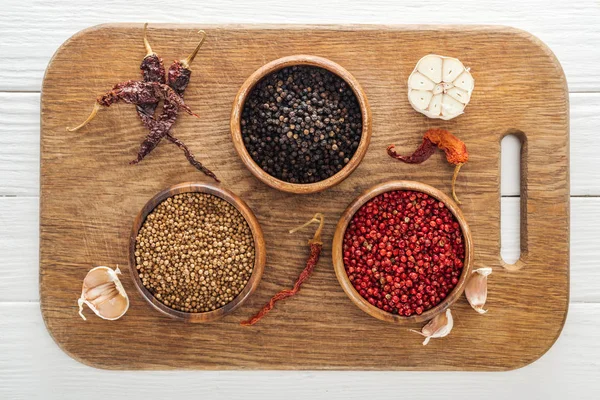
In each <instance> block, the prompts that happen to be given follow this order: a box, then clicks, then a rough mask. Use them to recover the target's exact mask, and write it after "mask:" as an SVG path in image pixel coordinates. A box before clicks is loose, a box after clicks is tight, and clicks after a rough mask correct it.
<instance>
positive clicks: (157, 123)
mask: <svg viewBox="0 0 600 400" xmlns="http://www.w3.org/2000/svg"><path fill="white" fill-rule="evenodd" d="M147 25H148V24H146V25H144V46H145V48H146V52H147V55H146V57H145V58H144V60H143V61H142V65H141V67H140V69H141V70H142V77H143V79H144V81H153V80H154V81H156V80H158V79H159V78H160V79H161V80H162V82H165V76H164V73H165V70H164V67H163V65H162V59H160V58H158V56H156V57H151V55H152V54H154V53H153V52H152V48H151V47H150V43H149V42H148V38H147V36H146V26H147ZM199 33H201V34H202V38H201V39H200V42H199V43H198V45H197V46H196V48H195V49H194V51H192V53H191V54H190V55H189V56H188V57H187V58H185V59H184V60H181V61H179V60H177V61H174V62H173V64H172V65H171V67H170V68H169V72H168V75H167V77H168V78H167V81H166V82H167V84H168V85H169V86H170V87H171V88H172V89H173V90H174V91H175V92H176V93H177V94H178V95H179V96H181V97H182V98H183V93H184V92H185V89H186V88H187V85H188V84H189V81H190V77H191V74H192V71H191V69H190V64H191V63H192V61H193V60H194V58H195V57H196V55H197V54H198V51H199V50H200V47H202V44H203V43H204V41H205V40H206V32H204V31H199ZM148 54H150V56H149V55H148ZM147 59H150V60H153V61H154V62H146V60H147ZM156 60H158V61H156ZM157 63H158V64H159V65H160V68H161V70H158V68H157V67H156V64H157ZM156 106H158V103H155V104H154V105H140V106H138V107H137V111H138V115H139V117H140V119H141V120H142V122H143V123H144V125H145V126H146V127H147V128H148V129H149V130H150V132H149V133H148V135H147V136H146V138H145V139H144V141H143V142H142V144H141V145H140V148H139V150H138V154H137V157H136V159H135V160H133V161H131V163H130V164H137V163H139V162H140V161H142V160H143V159H144V157H146V156H147V155H148V154H149V153H150V152H151V151H152V150H154V148H156V146H157V145H158V143H159V142H160V141H161V139H162V138H163V137H166V138H167V140H169V141H170V142H171V143H173V144H175V145H176V146H177V147H179V148H180V149H181V150H182V151H183V154H184V155H185V157H186V158H187V160H188V161H189V163H190V164H191V165H192V166H194V167H195V168H196V169H198V170H199V171H201V172H203V173H204V174H205V175H207V176H209V177H211V178H213V179H214V180H215V181H217V182H220V181H219V179H218V178H217V177H216V175H215V174H214V173H213V172H212V171H211V170H209V169H208V168H206V167H205V166H204V165H202V163H201V162H200V161H198V160H197V159H196V157H195V156H194V154H193V153H192V152H191V150H190V149H189V148H188V147H187V145H186V144H185V143H183V141H181V140H179V139H177V138H176V137H174V136H173V135H172V134H171V133H170V130H171V127H172V126H173V124H174V123H175V121H176V119H177V115H178V113H179V110H178V108H177V107H173V106H172V105H170V104H167V103H165V104H164V105H163V110H162V113H161V114H160V116H159V118H158V119H156V118H154V111H155V109H156Z"/></svg>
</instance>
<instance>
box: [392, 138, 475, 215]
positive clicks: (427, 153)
mask: <svg viewBox="0 0 600 400" xmlns="http://www.w3.org/2000/svg"><path fill="white" fill-rule="evenodd" d="M436 147H437V148H439V149H442V150H444V153H445V154H446V160H447V161H448V162H449V163H450V164H452V165H454V166H455V167H454V173H453V175H452V197H453V198H454V200H455V201H456V202H457V203H458V204H461V202H460V200H459V199H458V197H457V196H456V189H455V186H456V178H457V177H458V172H459V171H460V168H461V167H462V166H463V164H464V163H466V162H467V161H468V160H469V152H468V151H467V146H466V145H465V144H464V142H462V141H461V140H460V139H459V138H457V137H456V136H454V135H453V134H452V133H450V132H449V131H447V130H445V129H436V128H432V129H429V130H428V131H427V132H425V135H424V136H423V142H422V143H421V145H420V146H419V147H418V148H417V150H415V152H414V153H413V154H411V155H410V156H403V155H401V154H398V153H396V149H395V145H393V144H391V145H389V146H388V148H387V153H388V155H389V156H390V157H392V158H395V159H397V160H400V161H403V162H405V163H408V164H420V163H422V162H424V161H426V160H427V159H429V157H431V155H432V154H433V153H434V151H435V148H436Z"/></svg>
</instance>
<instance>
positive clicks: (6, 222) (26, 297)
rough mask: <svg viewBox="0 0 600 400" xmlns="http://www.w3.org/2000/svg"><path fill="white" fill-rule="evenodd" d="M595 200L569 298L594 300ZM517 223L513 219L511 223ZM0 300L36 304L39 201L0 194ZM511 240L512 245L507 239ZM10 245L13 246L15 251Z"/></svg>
mask: <svg viewBox="0 0 600 400" xmlns="http://www.w3.org/2000/svg"><path fill="white" fill-rule="evenodd" d="M519 203H520V202H519V199H518V198H515V197H503V198H502V201H501V220H502V221H511V223H510V224H508V225H509V226H508V227H507V228H506V229H504V228H503V230H502V234H501V242H502V246H503V247H504V245H505V244H506V245H507V246H508V247H509V248H510V249H512V250H513V251H511V252H509V253H508V254H507V256H508V258H511V257H514V258H518V257H519V253H518V252H515V251H514V249H516V248H517V246H518V243H519V241H518V238H517V235H519V233H520V230H519V229H518V228H519V226H518V217H519V213H520V204H519ZM598 209H600V199H598V198H593V197H575V198H571V279H570V285H571V291H570V298H571V302H572V303H573V302H575V303H586V304H589V303H600V291H599V290H598V282H600V269H598V262H597V260H598V259H600V247H599V246H598V240H597V238H598V237H600V214H598V213H597V210H598ZM514 221H517V222H514ZM0 226H2V227H3V229H2V230H1V231H0V260H3V262H2V263H0V274H1V276H2V279H0V302H14V301H17V302H38V301H39V299H40V297H39V287H38V286H39V285H38V281H39V257H38V249H39V199H38V198H34V197H26V198H16V197H10V198H0ZM511 242H512V243H511ZM15 249H18V250H17V251H15Z"/></svg>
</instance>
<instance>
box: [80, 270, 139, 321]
mask: <svg viewBox="0 0 600 400" xmlns="http://www.w3.org/2000/svg"><path fill="white" fill-rule="evenodd" d="M120 274H121V271H120V270H119V268H118V267H117V268H116V269H115V270H114V271H113V270H112V269H110V268H108V267H96V268H92V269H91V270H90V271H89V272H88V273H87V275H86V277H85V278H84V279H83V286H82V289H81V297H80V298H79V300H78V301H77V304H78V305H79V315H80V316H81V318H83V319H84V320H86V318H85V316H84V315H83V305H84V304H85V305H87V306H88V307H89V308H90V310H92V311H93V312H94V313H95V314H96V315H97V316H99V317H100V318H103V319H107V320H115V319H119V318H121V317H122V316H123V315H124V314H125V313H126V312H127V310H128V309H129V298H128V297H127V293H125V288H124V287H123V284H122V283H121V281H120V280H119V277H118V275H120Z"/></svg>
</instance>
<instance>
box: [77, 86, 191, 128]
mask: <svg viewBox="0 0 600 400" xmlns="http://www.w3.org/2000/svg"><path fill="white" fill-rule="evenodd" d="M160 100H163V101H164V102H165V103H167V104H172V105H173V106H174V107H175V106H176V107H177V108H182V109H183V110H185V111H186V112H187V113H188V114H190V115H193V116H195V117H198V115H197V114H195V113H194V112H192V110H191V109H190V108H189V107H188V106H187V105H186V104H185V102H184V101H183V99H182V98H181V96H179V95H178V94H177V93H175V91H174V90H173V89H171V88H170V87H169V86H167V85H165V84H162V83H158V82H140V81H127V82H122V83H119V84H117V85H115V87H114V88H113V90H111V91H109V92H106V93H105V94H103V95H101V96H99V97H98V98H97V99H96V104H94V108H93V110H92V112H91V114H90V115H89V116H88V117H87V119H86V120H85V121H84V122H83V123H81V124H80V125H78V126H76V127H75V128H67V130H68V131H70V132H75V131H77V130H79V129H81V128H83V127H84V126H86V125H87V124H88V123H89V122H90V121H91V120H93V119H94V117H96V114H97V113H98V111H99V110H100V108H102V107H110V106H111V105H112V104H115V103H117V102H120V101H122V102H124V103H130V104H135V105H139V104H152V103H158V102H159V101H160Z"/></svg>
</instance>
